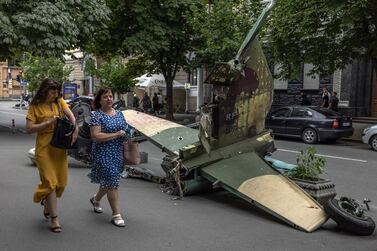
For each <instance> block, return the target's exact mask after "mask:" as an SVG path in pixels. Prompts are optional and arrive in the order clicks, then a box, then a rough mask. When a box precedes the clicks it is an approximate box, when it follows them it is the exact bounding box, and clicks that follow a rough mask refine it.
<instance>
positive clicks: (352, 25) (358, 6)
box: [268, 0, 377, 76]
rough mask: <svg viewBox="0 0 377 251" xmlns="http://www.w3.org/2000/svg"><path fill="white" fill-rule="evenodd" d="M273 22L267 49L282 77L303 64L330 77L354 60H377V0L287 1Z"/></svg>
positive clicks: (280, 5) (276, 10) (278, 6)
mask: <svg viewBox="0 0 377 251" xmlns="http://www.w3.org/2000/svg"><path fill="white" fill-rule="evenodd" d="M276 2H277V4H276V6H275V8H274V10H273V14H272V17H271V18H270V26H269V37H268V41H269V44H268V46H269V47H270V49H271V52H272V55H273V56H274V58H275V61H276V62H280V63H282V66H283V72H282V75H283V76H289V74H290V73H291V72H292V70H293V69H292V66H294V65H299V64H301V63H303V62H305V63H312V64H314V65H315V68H314V70H313V73H314V72H322V73H329V72H330V73H331V72H333V71H334V70H335V69H339V68H343V67H344V66H345V65H346V64H348V63H349V62H350V61H351V60H352V59H354V58H358V57H371V58H375V57H376V56H377V3H376V1H375V0H349V1H323V0H305V1H301V0H285V1H276Z"/></svg>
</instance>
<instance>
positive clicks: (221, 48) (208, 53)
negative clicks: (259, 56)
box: [189, 0, 261, 68]
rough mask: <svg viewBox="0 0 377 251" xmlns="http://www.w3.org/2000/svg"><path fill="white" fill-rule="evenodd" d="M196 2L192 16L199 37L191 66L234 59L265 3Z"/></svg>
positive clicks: (236, 1)
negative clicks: (197, 4) (201, 3)
mask: <svg viewBox="0 0 377 251" xmlns="http://www.w3.org/2000/svg"><path fill="white" fill-rule="evenodd" d="M207 2H209V1H208V0H203V5H199V6H195V7H194V8H193V13H192V15H191V16H190V17H189V20H190V23H191V24H192V25H193V27H194V29H195V34H196V36H195V39H196V41H197V43H196V46H195V48H194V51H195V57H194V59H193V60H192V62H191V67H194V68H195V67H199V66H203V65H204V66H206V67H207V68H211V67H212V66H213V65H214V64H215V63H216V62H227V61H229V60H231V59H232V58H233V57H234V56H235V55H236V54H237V51H238V49H239V48H240V46H241V44H242V42H243V40H244V39H245V37H246V34H247V32H248V31H249V30H250V29H251V27H252V25H253V23H254V22H255V19H256V17H258V15H259V13H260V10H261V5H260V3H259V2H256V1H243V0H235V1H228V0H217V1H211V3H210V4H208V5H207V4H205V3H207Z"/></svg>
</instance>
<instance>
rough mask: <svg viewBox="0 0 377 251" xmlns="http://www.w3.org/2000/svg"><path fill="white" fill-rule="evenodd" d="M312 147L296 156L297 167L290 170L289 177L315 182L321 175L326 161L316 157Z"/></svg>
mask: <svg viewBox="0 0 377 251" xmlns="http://www.w3.org/2000/svg"><path fill="white" fill-rule="evenodd" d="M316 152H317V151H316V149H315V148H314V147H312V146H311V147H308V148H307V149H305V150H302V151H301V152H300V153H299V154H298V155H297V164H296V165H297V166H296V167H295V168H293V169H292V171H291V172H290V173H289V176H290V177H292V178H297V179H303V180H312V181H317V180H319V179H320V177H319V175H320V174H322V173H323V167H324V166H325V163H326V160H325V158H323V157H320V156H317V155H315V154H316Z"/></svg>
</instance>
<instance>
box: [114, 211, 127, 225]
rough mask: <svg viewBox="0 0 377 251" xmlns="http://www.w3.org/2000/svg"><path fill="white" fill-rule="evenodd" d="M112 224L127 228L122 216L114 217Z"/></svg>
mask: <svg viewBox="0 0 377 251" xmlns="http://www.w3.org/2000/svg"><path fill="white" fill-rule="evenodd" d="M111 222H112V223H113V224H114V225H115V226H117V227H125V226H126V224H125V223H124V220H123V218H122V216H121V215H120V214H116V215H113V217H112V218H111Z"/></svg>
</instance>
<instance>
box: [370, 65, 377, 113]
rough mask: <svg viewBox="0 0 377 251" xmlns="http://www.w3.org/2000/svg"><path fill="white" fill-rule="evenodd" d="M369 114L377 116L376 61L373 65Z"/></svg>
mask: <svg viewBox="0 0 377 251" xmlns="http://www.w3.org/2000/svg"><path fill="white" fill-rule="evenodd" d="M371 116H372V117H375V118H377V63H374V67H373V80H372V102H371Z"/></svg>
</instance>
